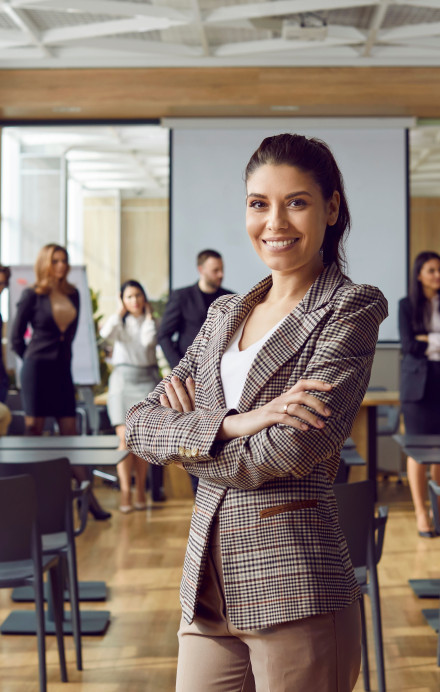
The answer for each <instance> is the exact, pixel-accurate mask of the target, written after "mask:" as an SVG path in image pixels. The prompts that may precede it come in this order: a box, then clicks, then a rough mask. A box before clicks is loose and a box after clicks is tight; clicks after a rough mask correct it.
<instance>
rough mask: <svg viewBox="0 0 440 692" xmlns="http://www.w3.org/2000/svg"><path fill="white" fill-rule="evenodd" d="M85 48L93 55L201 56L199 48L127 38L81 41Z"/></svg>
mask: <svg viewBox="0 0 440 692" xmlns="http://www.w3.org/2000/svg"><path fill="white" fill-rule="evenodd" d="M84 47H87V48H89V49H90V51H91V52H93V55H96V53H98V54H99V53H100V52H101V51H105V52H106V53H107V52H108V53H129V54H130V53H131V54H137V55H167V56H169V55H173V56H176V57H195V58H197V57H200V56H201V55H203V53H202V49H201V48H200V47H199V46H187V45H186V44H183V43H164V42H162V41H145V40H141V39H139V40H136V39H132V38H130V39H128V38H118V37H117V36H116V37H112V38H96V39H89V40H86V41H81V48H84ZM63 52H64V51H63V48H62V46H61V47H60V49H59V55H60V57H62V56H63Z"/></svg>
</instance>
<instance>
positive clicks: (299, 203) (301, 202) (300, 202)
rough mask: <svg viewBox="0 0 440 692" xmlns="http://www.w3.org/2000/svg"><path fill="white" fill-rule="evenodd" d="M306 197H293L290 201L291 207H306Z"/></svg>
mask: <svg viewBox="0 0 440 692" xmlns="http://www.w3.org/2000/svg"><path fill="white" fill-rule="evenodd" d="M305 206H306V201H305V199H291V200H290V202H289V207H305Z"/></svg>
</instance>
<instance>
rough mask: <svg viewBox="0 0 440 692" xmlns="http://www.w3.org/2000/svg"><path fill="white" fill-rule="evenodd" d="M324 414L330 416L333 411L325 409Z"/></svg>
mask: <svg viewBox="0 0 440 692" xmlns="http://www.w3.org/2000/svg"><path fill="white" fill-rule="evenodd" d="M324 413H325V415H326V416H329V415H330V414H331V411H330V409H329V408H325V409H324Z"/></svg>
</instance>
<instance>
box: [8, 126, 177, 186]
mask: <svg viewBox="0 0 440 692" xmlns="http://www.w3.org/2000/svg"><path fill="white" fill-rule="evenodd" d="M4 132H5V135H6V136H7V137H9V138H12V139H13V140H14V141H15V142H16V144H17V146H18V150H19V155H20V170H21V171H22V173H23V174H24V175H30V174H33V175H38V174H46V173H47V169H48V168H50V169H52V170H58V171H61V170H62V169H63V167H64V162H65V165H66V172H67V177H68V179H69V180H73V181H76V182H77V183H79V184H80V185H81V187H82V189H83V191H84V193H85V194H86V195H87V194H90V195H101V194H109V193H110V194H115V193H116V192H118V191H120V192H121V194H122V195H123V196H124V195H126V196H133V195H141V196H143V197H150V198H166V197H168V181H169V168H170V164H169V155H168V143H169V132H168V130H167V129H165V128H162V127H158V126H154V125H127V126H116V125H94V126H90V125H75V126H63V127H56V126H52V127H49V126H44V127H9V128H6V130H5V131H4ZM5 149H6V147H5Z"/></svg>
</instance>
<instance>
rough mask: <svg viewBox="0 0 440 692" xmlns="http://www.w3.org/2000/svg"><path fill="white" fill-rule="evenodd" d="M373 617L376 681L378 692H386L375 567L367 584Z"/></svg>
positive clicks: (371, 570)
mask: <svg viewBox="0 0 440 692" xmlns="http://www.w3.org/2000/svg"><path fill="white" fill-rule="evenodd" d="M368 587H369V588H368V590H369V594H370V601H371V611H372V618H373V632H374V648H375V652H376V666H377V683H378V690H379V692H386V684H385V664H384V658H383V639H382V618H381V613H380V596H379V585H378V582H377V572H376V569H375V568H374V569H370V583H369V585H368Z"/></svg>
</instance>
